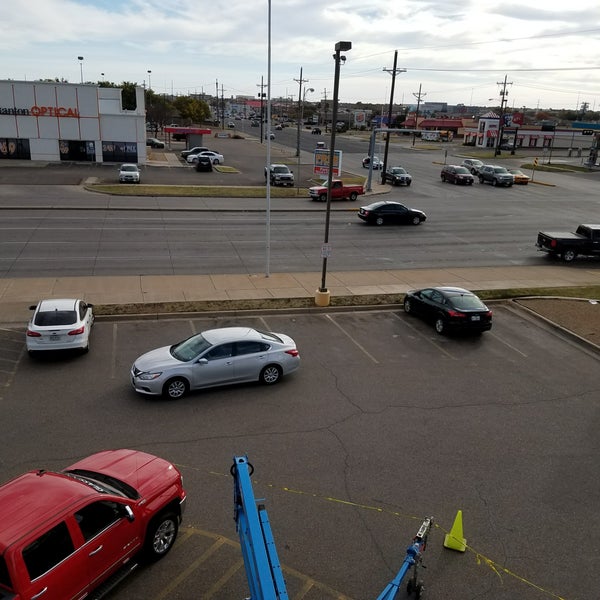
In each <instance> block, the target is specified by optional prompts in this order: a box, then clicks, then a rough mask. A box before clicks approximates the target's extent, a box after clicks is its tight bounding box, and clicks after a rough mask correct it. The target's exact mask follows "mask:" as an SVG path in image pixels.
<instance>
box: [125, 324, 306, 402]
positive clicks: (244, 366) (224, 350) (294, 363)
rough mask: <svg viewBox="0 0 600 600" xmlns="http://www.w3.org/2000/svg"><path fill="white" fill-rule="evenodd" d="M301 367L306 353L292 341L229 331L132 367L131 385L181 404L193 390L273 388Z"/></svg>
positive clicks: (201, 336)
mask: <svg viewBox="0 0 600 600" xmlns="http://www.w3.org/2000/svg"><path fill="white" fill-rule="evenodd" d="M299 366H300V354H299V352H298V350H297V349H296V343H295V342H294V340H293V339H292V338H291V337H289V336H287V335H285V334H283V333H272V332H265V331H258V330H256V329H251V328H249V327H225V328H221V329H209V330H208V331H204V332H202V333H198V334H197V335H194V336H192V337H190V338H188V339H187V340H184V341H182V342H180V343H178V344H175V345H174V346H164V347H162V348H157V349H156V350H152V351H150V352H147V353H146V354H143V355H142V356H140V357H139V358H138V359H137V360H136V361H135V362H134V363H133V366H132V367H131V384H132V385H133V388H134V389H135V391H136V392H139V393H141V394H150V395H161V394H162V395H164V396H165V397H167V398H171V399H177V398H182V397H183V396H185V394H187V393H188V392H189V391H190V390H197V389H201V388H208V387H215V386H218V385H227V384H231V383H244V382H251V381H259V382H261V383H264V384H266V385H272V384H274V383H277V382H278V381H279V380H280V379H281V378H282V377H283V375H287V374H288V373H292V372H293V371H295V370H296V369H297V368H298V367H299Z"/></svg>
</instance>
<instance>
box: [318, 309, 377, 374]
mask: <svg viewBox="0 0 600 600" xmlns="http://www.w3.org/2000/svg"><path fill="white" fill-rule="evenodd" d="M325 316H326V317H327V318H328V319H329V320H330V321H331V322H332V323H333V324H334V325H335V326H336V327H337V328H338V329H339V330H340V331H341V332H342V333H343V334H344V335H345V336H346V337H347V338H348V339H349V340H350V341H351V342H352V343H353V344H354V345H355V346H356V347H357V348H359V349H360V350H362V351H363V352H364V353H365V354H366V355H367V356H368V357H369V358H370V359H371V360H372V361H373V362H374V363H375V364H376V365H378V364H379V361H378V360H377V359H376V358H375V357H374V356H373V355H372V354H370V353H369V352H368V351H367V350H366V348H364V347H363V346H361V345H360V344H359V343H358V342H357V341H356V340H355V339H354V338H353V337H352V336H351V335H350V334H349V333H348V332H347V331H346V330H345V329H344V328H343V327H342V326H341V325H340V324H339V323H336V322H335V320H334V319H332V318H331V315H325Z"/></svg>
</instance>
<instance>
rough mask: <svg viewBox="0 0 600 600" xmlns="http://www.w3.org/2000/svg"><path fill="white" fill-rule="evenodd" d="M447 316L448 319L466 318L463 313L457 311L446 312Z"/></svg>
mask: <svg viewBox="0 0 600 600" xmlns="http://www.w3.org/2000/svg"><path fill="white" fill-rule="evenodd" d="M448 316H449V317H463V318H464V317H466V316H467V315H465V313H461V312H459V311H457V310H449V311H448Z"/></svg>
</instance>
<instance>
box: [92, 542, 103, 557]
mask: <svg viewBox="0 0 600 600" xmlns="http://www.w3.org/2000/svg"><path fill="white" fill-rule="evenodd" d="M102 548H104V546H103V545H102V544H101V545H100V546H98V547H97V548H96V549H95V550H92V551H91V552H90V556H94V554H98V552H100V550H102Z"/></svg>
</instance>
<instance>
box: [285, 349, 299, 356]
mask: <svg viewBox="0 0 600 600" xmlns="http://www.w3.org/2000/svg"><path fill="white" fill-rule="evenodd" d="M285 353H286V354H289V355H290V356H298V354H300V352H298V350H296V348H294V349H293V350H286V351H285Z"/></svg>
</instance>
